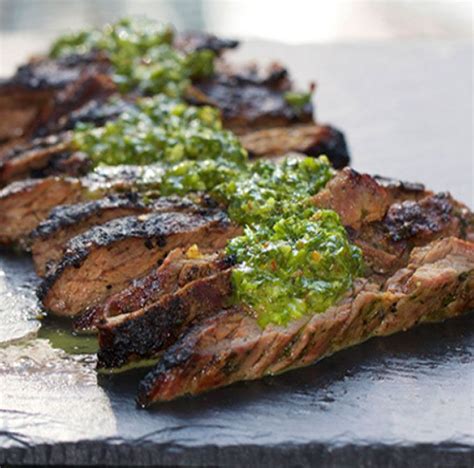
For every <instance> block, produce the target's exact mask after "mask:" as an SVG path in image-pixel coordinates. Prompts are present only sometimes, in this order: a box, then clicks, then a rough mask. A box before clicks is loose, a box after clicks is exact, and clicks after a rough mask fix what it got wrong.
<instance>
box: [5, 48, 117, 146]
mask: <svg viewBox="0 0 474 468" xmlns="http://www.w3.org/2000/svg"><path fill="white" fill-rule="evenodd" d="M109 72H110V64H109V62H108V61H107V60H106V59H105V58H104V57H102V56H100V55H98V54H95V55H88V56H69V57H65V58H62V59H58V60H50V59H46V58H39V59H35V60H32V61H31V62H29V63H28V64H26V65H24V66H22V67H20V68H19V69H18V71H17V72H16V74H15V75H14V76H13V77H12V78H11V79H10V80H7V81H4V82H3V83H1V85H0V122H1V124H0V142H2V141H3V142H8V140H11V139H14V138H19V137H23V138H30V137H32V136H44V135H47V134H48V133H50V130H51V128H50V126H51V125H53V128H54V123H55V122H57V121H58V120H59V119H60V118H61V117H63V116H64V115H66V114H68V113H70V112H71V111H73V110H74V109H77V108H79V107H81V106H82V105H84V104H85V103H86V102H87V101H89V100H92V99H100V100H104V99H106V98H107V97H108V96H110V95H111V94H112V93H114V92H116V89H117V88H116V86H115V84H114V83H113V82H112V80H111V78H110V77H109V76H108V73H109Z"/></svg>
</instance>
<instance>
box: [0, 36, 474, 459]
mask: <svg viewBox="0 0 474 468" xmlns="http://www.w3.org/2000/svg"><path fill="white" fill-rule="evenodd" d="M471 54H472V46H470V45H468V44H460V43H450V44H446V43H432V42H431V43H402V44H395V43H384V44H372V45H368V44H367V45H357V46H350V45H346V46H343V45H340V46H302V47H298V48H293V47H290V46H284V45H279V44H271V43H262V42H251V43H249V44H248V45H246V46H245V47H244V49H243V50H242V51H241V52H240V58H247V57H251V56H252V57H257V58H262V57H267V58H268V57H275V56H277V57H279V58H281V59H282V61H284V62H286V63H288V64H289V66H290V68H291V69H292V70H294V72H293V73H294V74H295V75H296V76H297V77H298V79H299V81H300V82H302V83H304V82H305V80H309V78H310V77H314V76H316V77H318V79H319V80H320V83H321V87H320V92H319V95H318V96H319V99H317V101H316V102H317V103H318V114H319V117H320V119H321V120H324V121H331V122H334V123H337V124H338V125H340V126H341V127H342V128H344V130H345V131H346V133H347V135H348V139H349V143H350V146H351V149H352V152H353V155H354V166H355V167H356V168H359V169H361V170H366V171H370V172H372V173H381V174H388V175H392V176H395V177H401V178H405V179H412V180H413V179H417V180H421V181H423V182H426V183H427V185H429V186H430V187H434V188H435V189H448V190H451V191H452V192H453V194H454V195H455V196H456V197H458V198H459V199H461V200H463V201H464V202H466V203H468V204H469V205H471V207H472V128H471V124H472V115H471V113H472V100H471V99H472V81H471V80H472V75H471V70H470V63H471ZM35 282H36V279H35V276H34V274H33V272H32V266H31V262H30V260H29V259H28V258H26V257H21V256H15V255H13V254H10V253H7V252H3V253H0V341H2V342H3V346H2V347H0V465H3V464H33V463H36V464H50V465H63V466H64V465H68V464H77V465H84V464H101V465H104V464H113V465H124V466H127V465H151V464H153V465H158V464H163V465H221V464H225V465H234V466H267V465H268V466H277V465H278V466H286V465H288V466H315V465H318V466H356V465H359V466H394V467H395V466H397V467H398V466H403V467H422V466H456V467H458V466H466V467H467V466H472V465H473V464H474V359H473V356H474V314H471V315H467V316H465V317H462V318H460V319H456V320H452V321H450V322H446V323H444V324H436V325H429V326H423V327H420V328H418V329H415V330H412V331H409V332H406V333H403V334H399V335H396V336H392V337H389V338H383V339H373V340H371V341H369V342H367V343H365V344H363V345H361V346H358V347H356V348H353V349H350V350H346V351H343V352H341V353H339V354H337V355H335V356H333V357H331V358H329V359H326V360H324V361H322V362H320V363H318V364H316V365H313V366H311V367H308V368H306V369H301V370H297V371H293V372H290V373H288V374H285V375H282V376H279V377H274V378H267V379H264V380H262V381H258V382H251V383H240V384H237V385H234V386H232V387H230V388H226V389H221V390H217V391H214V392H211V393H208V394H205V395H202V396H199V397H196V398H193V399H191V398H188V399H183V400H180V401H177V402H173V403H169V404H165V405H161V406H158V407H156V408H154V409H153V410H151V411H144V410H138V409H137V408H136V407H135V404H134V401H133V397H134V394H135V389H136V385H137V382H138V378H139V376H140V372H138V371H136V372H135V373H132V374H125V375H122V376H115V377H102V376H101V377H97V375H96V373H95V371H94V358H93V355H87V354H84V349H86V346H84V348H83V347H82V346H83V345H82V344H81V343H83V342H81V341H78V342H77V346H76V345H73V346H72V349H70V351H73V352H74V353H75V354H68V353H66V352H64V351H63V350H62V349H60V348H57V347H55V346H57V345H56V343H57V342H58V341H57V340H53V341H50V340H48V339H46V338H44V337H45V336H49V335H45V334H44V333H42V332H40V338H34V335H35V333H36V331H37V329H38V321H37V320H36V319H35V316H36V314H37V312H38V310H37V307H36V304H35V299H34V293H33V290H34V286H35ZM48 326H49V327H51V326H52V325H51V324H49V325H48ZM7 343H9V344H7ZM141 373H143V371H142V372H141Z"/></svg>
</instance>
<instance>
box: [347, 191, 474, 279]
mask: <svg viewBox="0 0 474 468" xmlns="http://www.w3.org/2000/svg"><path fill="white" fill-rule="evenodd" d="M473 232H474V219H473V214H472V213H471V212H470V211H469V209H468V208H467V207H465V206H464V205H462V204H460V203H458V202H456V201H455V200H453V199H452V198H451V196H450V195H448V194H443V193H441V194H429V195H427V196H425V197H424V198H421V199H419V200H405V201H402V202H395V203H393V204H392V205H390V206H389V208H388V210H387V212H386V214H385V216H384V217H383V218H382V219H381V220H378V221H374V222H372V223H367V224H365V225H363V226H362V227H361V228H360V229H359V230H351V231H350V236H351V239H352V241H353V242H354V243H356V244H357V245H358V246H359V247H360V248H361V249H362V251H363V253H364V258H365V261H366V266H367V267H368V268H369V269H370V271H371V272H372V273H373V276H372V279H373V280H376V276H377V275H379V276H380V278H381V279H382V281H383V280H384V278H385V277H386V275H387V274H392V273H394V272H395V271H396V270H397V269H399V268H401V267H403V266H404V265H406V262H407V260H408V258H409V256H410V253H411V251H412V250H413V248H414V247H417V246H422V245H425V244H427V243H429V242H432V241H434V240H436V239H439V238H443V237H449V236H454V237H458V238H461V239H467V238H468V236H471V235H472V233H473Z"/></svg>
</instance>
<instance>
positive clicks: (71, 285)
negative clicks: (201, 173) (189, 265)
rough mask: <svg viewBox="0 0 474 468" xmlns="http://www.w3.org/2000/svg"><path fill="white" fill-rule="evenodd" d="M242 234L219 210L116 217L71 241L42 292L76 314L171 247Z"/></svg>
mask: <svg viewBox="0 0 474 468" xmlns="http://www.w3.org/2000/svg"><path fill="white" fill-rule="evenodd" d="M239 232H240V228H238V227H237V226H234V225H233V224H231V223H230V221H229V219H228V218H227V215H226V214H224V213H222V212H220V211H218V212H215V211H214V212H212V211H210V212H205V211H204V210H203V212H202V213H179V212H173V213H158V214H148V215H143V216H140V217H125V218H120V219H115V220H112V221H109V222H108V223H106V224H104V225H102V226H96V227H94V228H92V229H90V230H89V231H87V232H85V233H84V234H82V235H80V236H77V237H75V238H73V239H71V241H70V242H69V243H68V245H67V248H66V250H65V255H64V258H63V260H62V261H61V262H60V264H59V265H58V267H57V268H56V269H55V271H54V273H52V274H51V275H49V276H47V277H46V279H45V280H44V281H43V283H42V285H41V287H40V289H39V293H38V295H39V298H40V299H41V300H42V302H43V304H44V306H45V308H46V309H47V310H50V311H51V312H53V313H56V314H59V315H70V316H72V315H76V314H77V313H79V312H81V311H82V310H84V309H85V308H86V307H87V306H88V305H91V304H94V303H96V302H98V301H101V300H103V299H105V298H106V297H108V296H110V295H111V294H113V293H115V292H117V291H119V290H121V289H123V288H124V287H125V286H126V285H127V284H128V282H129V281H130V280H132V279H134V278H139V277H141V276H143V275H145V274H147V273H148V272H149V271H150V270H151V269H152V268H153V266H154V265H156V264H157V263H158V262H159V261H161V260H162V259H163V258H164V257H165V255H166V254H167V253H168V252H169V251H170V250H172V249H174V248H176V247H186V246H187V245H191V244H194V243H195V244H198V245H199V246H201V247H203V248H213V249H219V248H222V247H224V246H225V244H226V242H227V239H228V238H229V237H234V236H235V235H237V234H238V233H239Z"/></svg>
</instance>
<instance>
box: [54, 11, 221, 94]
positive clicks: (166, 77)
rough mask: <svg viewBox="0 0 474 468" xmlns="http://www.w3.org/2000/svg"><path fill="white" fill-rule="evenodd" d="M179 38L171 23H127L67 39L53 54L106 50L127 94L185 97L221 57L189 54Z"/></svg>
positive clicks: (204, 52)
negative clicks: (175, 43) (175, 44)
mask: <svg viewBox="0 0 474 468" xmlns="http://www.w3.org/2000/svg"><path fill="white" fill-rule="evenodd" d="M173 39H174V31H173V29H172V27H171V26H170V25H167V24H162V23H158V22H154V21H150V20H145V19H141V20H138V19H135V20H131V19H122V20H120V21H118V22H116V23H114V24H109V25H107V26H105V27H104V28H103V29H100V30H96V29H95V30H89V31H81V32H78V33H75V34H68V35H64V36H62V37H60V38H59V39H58V40H57V41H56V42H55V43H54V44H53V46H52V47H51V49H50V53H49V54H50V56H51V57H53V58H58V57H62V56H66V55H70V54H87V53H90V52H103V53H104V54H106V56H107V57H108V58H109V60H110V62H111V63H112V65H113V68H114V74H113V78H114V80H115V82H116V83H117V85H118V86H119V89H120V90H121V91H122V92H128V91H131V90H137V91H139V92H140V93H143V94H146V95H151V94H160V93H163V94H166V95H168V96H172V97H179V96H181V95H182V94H183V92H184V91H185V89H186V88H187V87H188V85H189V83H190V81H189V80H190V79H191V78H197V77H203V76H209V75H212V74H213V72H214V58H215V54H214V53H213V52H212V51H210V50H199V51H195V52H191V53H189V54H185V53H183V52H181V51H178V50H176V49H175V48H174V47H173Z"/></svg>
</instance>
